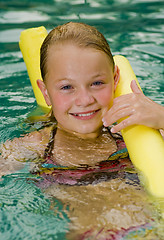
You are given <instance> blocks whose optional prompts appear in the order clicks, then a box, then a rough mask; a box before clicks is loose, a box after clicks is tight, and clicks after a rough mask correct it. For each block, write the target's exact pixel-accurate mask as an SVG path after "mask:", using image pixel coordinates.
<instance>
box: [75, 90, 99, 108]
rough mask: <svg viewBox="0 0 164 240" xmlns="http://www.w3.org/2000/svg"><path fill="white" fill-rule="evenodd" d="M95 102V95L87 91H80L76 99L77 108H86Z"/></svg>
mask: <svg viewBox="0 0 164 240" xmlns="http://www.w3.org/2000/svg"><path fill="white" fill-rule="evenodd" d="M94 102H95V99H94V97H93V95H92V94H91V93H90V92H89V91H88V90H86V89H81V90H79V91H78V93H77V95H76V99H75V104H76V105H77V106H81V107H86V106H88V105H91V104H93V103H94Z"/></svg>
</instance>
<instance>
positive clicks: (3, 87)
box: [0, 0, 164, 240]
mask: <svg viewBox="0 0 164 240" xmlns="http://www.w3.org/2000/svg"><path fill="white" fill-rule="evenodd" d="M163 20H164V2H163V0H161V1H160V0H158V1H155V0H124V1H122V0H110V1H109V0H104V1H103V0H67V1H66V0H64V1H62V0H61V1H60V0H33V1H31V0H21V1H20V0H1V2H0V24H1V28H0V81H1V84H0V103H1V104H0V142H4V141H6V140H7V139H12V138H14V137H19V136H21V135H22V134H25V133H27V132H30V131H33V130H35V129H38V128H39V127H40V124H39V123H36V124H34V125H33V126H31V125H29V124H28V123H27V122H26V121H25V120H26V119H27V117H28V116H29V114H30V113H32V114H40V113H41V110H40V109H39V107H37V104H36V100H35V97H34V94H33V90H32V87H31V84H30V81H29V78H28V75H27V71H26V66H25V64H24V61H23V58H22V54H21V52H20V50H19V45H18V42H19V36H20V33H21V31H23V30H24V29H27V28H31V27H38V26H42V25H43V26H45V27H46V29H47V30H48V31H49V30H51V29H52V28H53V27H55V26H57V25H59V24H63V23H65V22H67V21H80V22H84V23H87V24H90V25H93V26H95V27H96V28H97V29H98V30H99V31H101V32H102V33H103V34H104V35H105V37H106V38H107V40H108V42H109V44H110V47H111V50H112V53H113V54H114V55H116V54H121V55H124V56H125V57H127V58H128V60H129V61H130V63H131V65H132V67H133V70H134V72H135V74H136V76H137V78H138V80H139V82H140V85H141V87H142V89H143V91H144V93H145V94H146V95H147V96H148V97H150V98H151V99H152V100H154V101H156V102H157V103H160V104H162V105H164V24H163ZM36 178H37V177H35V176H34V175H31V174H30V173H29V171H28V166H27V167H26V168H25V169H24V170H22V172H21V171H20V172H18V173H15V174H11V175H7V176H4V177H3V178H2V181H1V182H0V208H1V209H0V222H1V224H0V239H2V240H3V239H4V240H7V239H10V240H12V239H13V240H15V239H34V240H36V239H63V240H64V239H66V235H65V234H66V233H67V232H68V231H69V224H70V220H69V216H68V215H69V203H68V204H66V205H64V206H63V205H62V203H61V201H60V200H59V199H57V198H56V197H55V196H52V195H51V196H50V195H48V194H46V193H43V191H42V190H41V189H40V188H38V187H37V186H36V184H35V182H36V181H37V179H36ZM63 191H64V190H63ZM88 191H89V190H88ZM57 194H58V193H57ZM100 202H101V201H100ZM157 225H158V224H157ZM153 229H156V228H152V227H151V226H148V227H147V230H145V229H144V228H143V229H142V227H141V228H140V231H139V230H138V231H137V232H136V231H135V230H134V229H132V230H134V231H131V233H130V230H129V235H126V234H123V233H122V235H121V233H120V235H119V233H118V235H117V236H116V237H115V238H114V237H113V238H112V235H111V238H109V239H156V240H158V239H160V237H159V235H158V233H156V230H153ZM153 231H154V234H155V235H154V236H155V237H153V238H151V237H150V238H148V237H147V238H146V236H148V232H149V233H150V232H153ZM157 232H158V231H157ZM159 232H160V234H162V233H161V232H162V227H161V225H160V224H159ZM130 234H131V235H130ZM156 234H157V235H156ZM120 236H121V237H120ZM81 239H82V238H81ZM83 239H84V238H83ZM85 239H91V238H89V237H88V238H87V233H86V238H85ZM94 239H100V237H98V235H97V238H96V237H95V238H94ZM103 239H106V238H103ZM161 239H162V238H161Z"/></svg>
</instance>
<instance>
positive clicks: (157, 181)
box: [114, 55, 164, 198]
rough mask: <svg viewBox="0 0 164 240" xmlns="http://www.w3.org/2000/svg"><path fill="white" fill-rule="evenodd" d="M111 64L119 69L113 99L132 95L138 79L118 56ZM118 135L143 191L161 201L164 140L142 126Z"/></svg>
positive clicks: (126, 61)
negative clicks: (141, 182)
mask: <svg viewBox="0 0 164 240" xmlns="http://www.w3.org/2000/svg"><path fill="white" fill-rule="evenodd" d="M114 61H115V64H116V65H117V66H118V67H119V69H120V81H119V84H118V86H117V88H116V91H115V97H118V96H121V95H123V94H128V93H131V92H132V90H131V88H130V83H131V81H132V80H134V79H135V80H136V81H137V79H136V76H135V74H134V72H133V69H132V67H131V65H130V63H129V61H128V60H127V59H126V58H125V57H123V56H119V55H117V56H115V57H114ZM137 83H138V81H137ZM138 85H139V83H138ZM121 133H122V136H123V138H124V141H125V144H126V146H127V149H128V152H129V156H130V159H131V161H132V162H133V164H134V166H135V167H136V168H137V169H138V170H139V171H140V172H141V174H142V176H143V179H142V180H143V181H144V183H145V185H146V188H147V189H148V191H149V192H150V193H151V194H152V195H153V196H156V197H159V198H164V140H163V138H162V136H161V134H160V133H159V131H158V130H155V129H152V128H149V127H146V126H141V125H133V126H130V127H127V128H125V129H123V130H122V131H121Z"/></svg>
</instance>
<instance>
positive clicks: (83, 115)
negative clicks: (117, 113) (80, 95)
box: [75, 112, 95, 117]
mask: <svg viewBox="0 0 164 240" xmlns="http://www.w3.org/2000/svg"><path fill="white" fill-rule="evenodd" d="M94 113H95V112H91V113H85V114H75V115H76V116H79V117H86V116H90V115H92V114H94Z"/></svg>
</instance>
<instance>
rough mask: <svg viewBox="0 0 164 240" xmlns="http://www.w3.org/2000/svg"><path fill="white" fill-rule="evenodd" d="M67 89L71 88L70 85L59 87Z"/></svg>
mask: <svg viewBox="0 0 164 240" xmlns="http://www.w3.org/2000/svg"><path fill="white" fill-rule="evenodd" d="M69 89H72V86H71V85H65V86H63V87H61V90H69Z"/></svg>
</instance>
